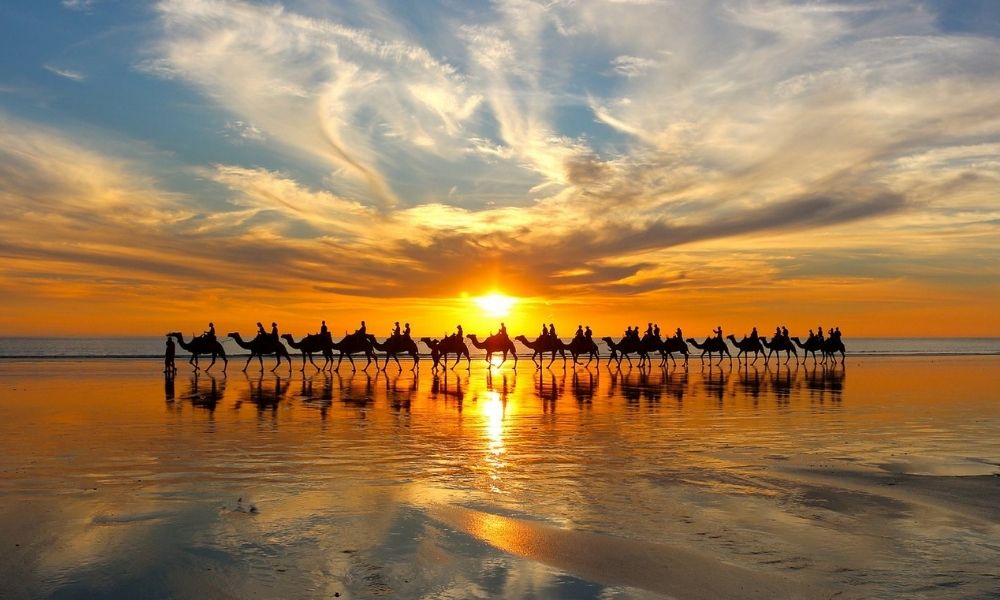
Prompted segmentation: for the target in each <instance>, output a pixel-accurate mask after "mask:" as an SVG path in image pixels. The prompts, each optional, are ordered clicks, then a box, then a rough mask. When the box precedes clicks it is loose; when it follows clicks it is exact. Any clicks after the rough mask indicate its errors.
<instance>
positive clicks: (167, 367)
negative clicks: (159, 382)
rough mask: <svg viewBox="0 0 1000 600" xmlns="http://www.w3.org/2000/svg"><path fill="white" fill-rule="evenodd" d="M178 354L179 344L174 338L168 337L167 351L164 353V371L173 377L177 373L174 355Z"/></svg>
mask: <svg viewBox="0 0 1000 600" xmlns="http://www.w3.org/2000/svg"><path fill="white" fill-rule="evenodd" d="M176 354H177V344H175V343H174V338H171V337H168V338H167V352H166V354H164V355H163V372H164V373H166V374H167V376H168V377H173V376H174V374H176V373H177V366H176V365H175V364H174V356H176Z"/></svg>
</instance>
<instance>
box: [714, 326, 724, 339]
mask: <svg viewBox="0 0 1000 600" xmlns="http://www.w3.org/2000/svg"><path fill="white" fill-rule="evenodd" d="M712 333H714V334H715V338H716V339H719V340H721V339H722V325H719V326H718V327H717V328H715V329H713V330H712Z"/></svg>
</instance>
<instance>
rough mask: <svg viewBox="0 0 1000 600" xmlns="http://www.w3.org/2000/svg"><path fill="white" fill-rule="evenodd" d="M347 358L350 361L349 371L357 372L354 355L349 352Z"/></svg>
mask: <svg viewBox="0 0 1000 600" xmlns="http://www.w3.org/2000/svg"><path fill="white" fill-rule="evenodd" d="M347 360H349V361H351V373H357V372H358V368H357V367H356V366H354V356H353V355H352V354H350V353H348V355H347Z"/></svg>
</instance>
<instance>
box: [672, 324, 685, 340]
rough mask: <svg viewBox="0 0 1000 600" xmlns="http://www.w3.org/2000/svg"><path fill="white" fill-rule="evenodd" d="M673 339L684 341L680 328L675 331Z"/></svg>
mask: <svg viewBox="0 0 1000 600" xmlns="http://www.w3.org/2000/svg"><path fill="white" fill-rule="evenodd" d="M674 337H675V338H677V339H679V340H682V339H684V334H682V333H681V328H680V327H678V328H677V331H675V332H674Z"/></svg>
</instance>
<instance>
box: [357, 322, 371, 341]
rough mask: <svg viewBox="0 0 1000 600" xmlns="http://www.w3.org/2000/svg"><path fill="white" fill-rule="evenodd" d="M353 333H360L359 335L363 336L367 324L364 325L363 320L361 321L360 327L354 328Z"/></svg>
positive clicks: (366, 333)
mask: <svg viewBox="0 0 1000 600" xmlns="http://www.w3.org/2000/svg"><path fill="white" fill-rule="evenodd" d="M354 333H356V334H358V335H360V336H361V337H364V336H366V335H368V326H367V325H365V322H364V321H361V327H358V328H357V329H355V330H354Z"/></svg>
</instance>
